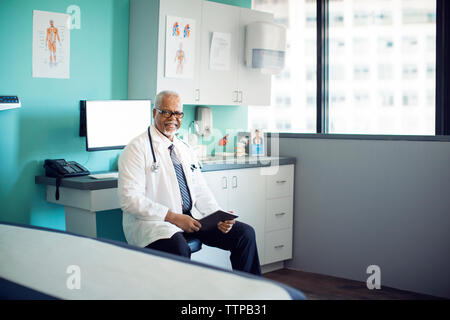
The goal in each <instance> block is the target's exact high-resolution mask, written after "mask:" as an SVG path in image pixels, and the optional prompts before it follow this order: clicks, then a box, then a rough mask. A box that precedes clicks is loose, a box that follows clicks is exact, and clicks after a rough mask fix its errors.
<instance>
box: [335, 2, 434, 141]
mask: <svg viewBox="0 0 450 320" xmlns="http://www.w3.org/2000/svg"><path fill="white" fill-rule="evenodd" d="M343 7H344V8H346V10H345V11H343ZM342 12H345V14H344V17H343V24H340V25H333V24H332V23H331V20H330V25H329V43H330V45H329V102H328V103H329V124H330V125H329V133H346V134H349V133H352V134H414V135H434V134H435V121H434V116H435V110H433V108H430V107H429V106H430V102H431V101H432V100H433V99H432V98H431V97H430V92H433V91H434V89H435V82H436V81H435V78H436V72H435V69H436V67H435V65H436V64H435V56H434V55H435V52H434V50H432V48H433V44H432V43H434V42H435V41H436V15H435V13H436V3H435V1H430V0H344V1H339V2H337V1H330V2H329V15H330V19H331V17H333V16H336V15H340V14H341V13H342ZM335 41H339V42H340V43H344V44H345V45H347V44H348V46H347V47H346V48H345V49H343V48H336V46H334V45H332V43H333V42H335ZM352 46H353V47H352ZM374 49H375V50H374ZM430 49H431V50H430ZM343 63H344V64H343ZM335 68H339V69H338V71H336V72H337V73H339V74H345V73H350V74H351V75H352V77H343V76H341V77H339V76H335V75H333V69H335ZM342 92H345V94H346V95H347V96H346V97H344V98H346V99H345V103H344V104H342V103H341V102H340V101H336V99H334V98H333V97H334V96H336V95H341V94H342ZM386 119H390V120H389V121H387V122H386ZM363 123H364V124H365V125H361V124H363ZM411 126H412V127H411Z"/></svg>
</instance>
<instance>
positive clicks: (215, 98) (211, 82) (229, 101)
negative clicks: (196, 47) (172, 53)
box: [200, 1, 239, 105]
mask: <svg viewBox="0 0 450 320" xmlns="http://www.w3.org/2000/svg"><path fill="white" fill-rule="evenodd" d="M202 22H203V26H202V41H201V65H200V103H201V104H210V105H233V104H236V102H235V100H236V99H237V51H238V47H239V32H238V31H239V29H238V27H239V7H235V6H230V5H223V4H219V3H215V2H211V1H205V2H204V3H203V15H202ZM214 32H220V33H226V34H230V36H231V39H230V48H229V53H230V56H229V59H226V60H227V61H226V62H228V63H229V66H228V68H226V69H225V70H216V69H214V68H213V69H211V68H210V56H211V44H212V38H213V33H214ZM224 49H225V50H226V49H227V48H224ZM212 54H213V55H214V54H217V52H215V51H213V52H212Z"/></svg>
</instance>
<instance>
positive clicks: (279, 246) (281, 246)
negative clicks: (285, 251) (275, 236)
mask: <svg viewBox="0 0 450 320" xmlns="http://www.w3.org/2000/svg"><path fill="white" fill-rule="evenodd" d="M283 247H284V244H280V245H278V246H275V247H274V248H275V249H281V248H283Z"/></svg>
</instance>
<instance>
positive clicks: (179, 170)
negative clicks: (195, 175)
mask: <svg viewBox="0 0 450 320" xmlns="http://www.w3.org/2000/svg"><path fill="white" fill-rule="evenodd" d="M169 150H170V158H171V159H172V163H173V167H174V169H175V174H176V175H177V180H178V186H179V187H180V193H181V200H182V202H183V203H182V207H183V213H184V214H190V211H191V208H192V201H191V194H190V192H189V188H188V186H187V183H186V176H185V175H184V171H183V167H182V165H181V163H180V160H178V157H177V155H176V154H175V151H174V145H173V144H171V145H170V147H169Z"/></svg>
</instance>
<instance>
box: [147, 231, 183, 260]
mask: <svg viewBox="0 0 450 320" xmlns="http://www.w3.org/2000/svg"><path fill="white" fill-rule="evenodd" d="M147 248H151V249H155V250H160V251H164V252H167V253H171V254H175V255H178V256H183V257H187V258H190V257H191V248H190V247H189V245H188V243H187V242H186V239H185V238H184V237H183V235H182V234H181V233H180V232H178V233H175V234H174V235H173V236H172V237H171V238H170V239H161V240H158V241H156V242H154V243H151V244H150V245H148V246H147Z"/></svg>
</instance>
